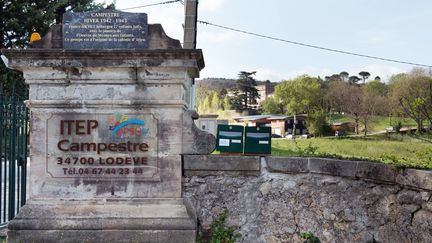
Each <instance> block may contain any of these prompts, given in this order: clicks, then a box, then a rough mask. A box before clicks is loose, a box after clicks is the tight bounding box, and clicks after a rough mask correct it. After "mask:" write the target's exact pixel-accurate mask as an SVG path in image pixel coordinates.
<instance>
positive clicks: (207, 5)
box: [198, 0, 225, 12]
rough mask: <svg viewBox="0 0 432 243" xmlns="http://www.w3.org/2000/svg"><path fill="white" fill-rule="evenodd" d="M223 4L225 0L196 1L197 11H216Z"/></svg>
mask: <svg viewBox="0 0 432 243" xmlns="http://www.w3.org/2000/svg"><path fill="white" fill-rule="evenodd" d="M224 4H225V0H201V1H199V3H198V8H199V12H218V11H220V10H221V9H222V7H223V5H224Z"/></svg>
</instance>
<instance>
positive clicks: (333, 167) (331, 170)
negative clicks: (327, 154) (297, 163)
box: [309, 158, 357, 177]
mask: <svg viewBox="0 0 432 243" xmlns="http://www.w3.org/2000/svg"><path fill="white" fill-rule="evenodd" d="M356 170H357V162H356V161H348V160H335V159H324V158H310V159H309V171H310V172H311V173H316V174H326V175H333V176H344V177H355V176H356Z"/></svg>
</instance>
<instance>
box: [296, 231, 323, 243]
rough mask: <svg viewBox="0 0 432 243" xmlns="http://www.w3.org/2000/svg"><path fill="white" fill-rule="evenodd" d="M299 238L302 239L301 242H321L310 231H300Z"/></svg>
mask: <svg viewBox="0 0 432 243" xmlns="http://www.w3.org/2000/svg"><path fill="white" fill-rule="evenodd" d="M300 238H302V239H303V240H304V241H303V243H321V241H320V239H319V238H318V237H316V236H315V235H314V234H313V233H312V232H301V233H300Z"/></svg>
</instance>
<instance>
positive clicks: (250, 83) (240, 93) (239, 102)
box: [231, 71, 260, 111]
mask: <svg viewBox="0 0 432 243" xmlns="http://www.w3.org/2000/svg"><path fill="white" fill-rule="evenodd" d="M255 73H256V72H246V71H241V72H240V73H239V74H238V79H237V81H236V87H235V88H234V89H233V93H234V96H233V97H232V98H231V107H232V108H233V109H235V110H238V111H245V110H246V111H247V110H254V108H253V106H254V105H256V104H258V103H257V99H258V98H259V97H260V95H259V94H258V90H257V89H256V88H255V86H256V80H255V79H254V78H253V77H252V76H253V75H255Z"/></svg>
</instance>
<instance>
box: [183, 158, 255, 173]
mask: <svg viewBox="0 0 432 243" xmlns="http://www.w3.org/2000/svg"><path fill="white" fill-rule="evenodd" d="M183 168H184V171H185V175H186V176H190V175H192V174H195V175H200V176H206V175H216V174H220V173H221V172H223V173H226V172H228V174H231V175H233V174H237V175H259V174H260V157H259V156H224V155H183Z"/></svg>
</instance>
